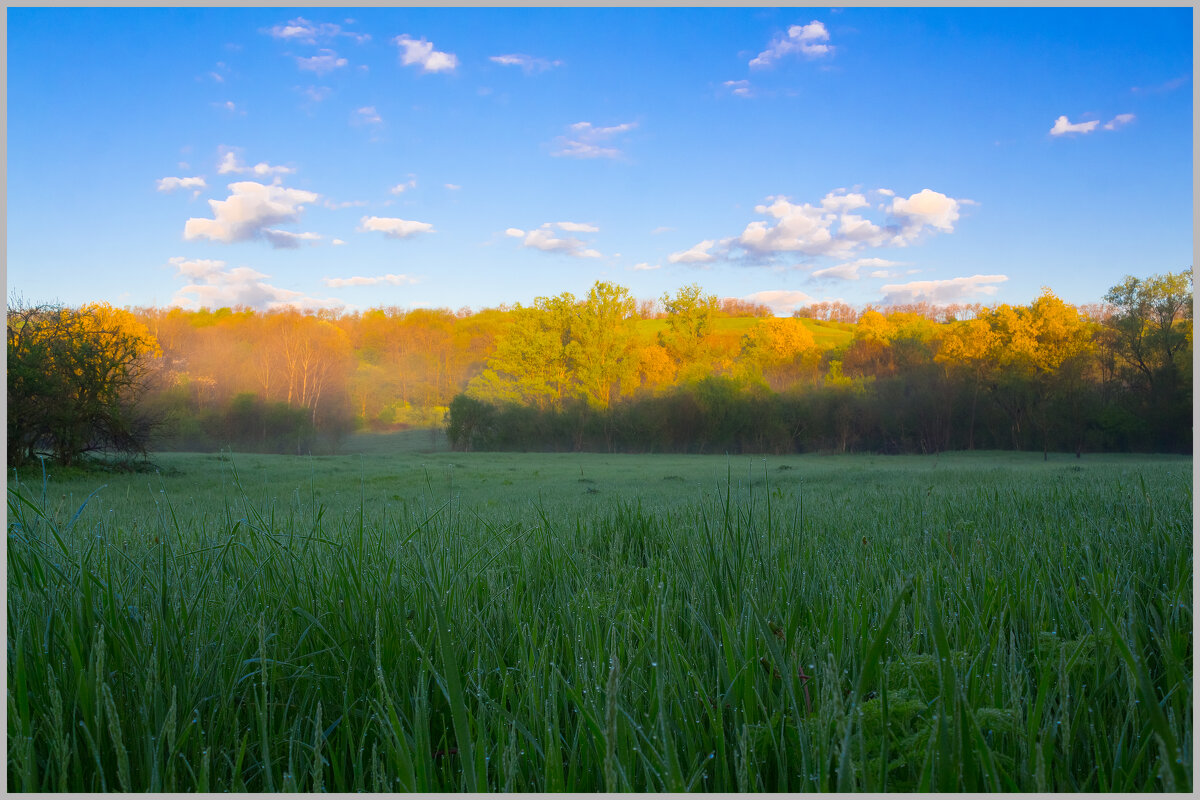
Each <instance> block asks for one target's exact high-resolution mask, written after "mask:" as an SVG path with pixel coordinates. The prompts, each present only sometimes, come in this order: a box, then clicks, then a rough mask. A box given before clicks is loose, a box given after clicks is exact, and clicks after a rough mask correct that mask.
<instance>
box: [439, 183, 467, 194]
mask: <svg viewBox="0 0 1200 800" xmlns="http://www.w3.org/2000/svg"><path fill="white" fill-rule="evenodd" d="M442 185H443V186H445V187H446V188H447V189H449V190H450V191H452V192H457V191H458V190H459V189H461V188H462V187H461V186H459V185H458V184H457V183H445V184H442Z"/></svg>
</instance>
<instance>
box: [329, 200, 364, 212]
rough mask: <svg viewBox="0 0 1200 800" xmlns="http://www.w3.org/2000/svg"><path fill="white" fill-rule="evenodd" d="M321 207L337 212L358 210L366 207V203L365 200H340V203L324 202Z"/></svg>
mask: <svg viewBox="0 0 1200 800" xmlns="http://www.w3.org/2000/svg"><path fill="white" fill-rule="evenodd" d="M321 205H323V206H325V207H326V208H328V209H330V210H332V211H337V210H338V209H341V208H359V207H361V206H365V205H367V201H366V200H342V201H341V202H334V201H333V200H326V201H325V202H324V203H322V204H321Z"/></svg>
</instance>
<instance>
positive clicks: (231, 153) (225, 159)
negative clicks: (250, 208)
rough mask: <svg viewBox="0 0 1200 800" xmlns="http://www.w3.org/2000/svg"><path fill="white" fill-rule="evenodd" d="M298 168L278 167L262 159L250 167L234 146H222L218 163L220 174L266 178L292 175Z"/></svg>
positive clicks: (218, 172)
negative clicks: (239, 157) (238, 154)
mask: <svg viewBox="0 0 1200 800" xmlns="http://www.w3.org/2000/svg"><path fill="white" fill-rule="evenodd" d="M295 171H296V170H295V169H293V168H292V167H277V166H272V165H270V164H268V163H267V162H265V161H260V162H258V163H257V164H255V165H254V166H252V167H248V166H246V165H245V164H243V163H242V162H241V161H239V160H238V156H237V152H236V151H235V150H234V149H232V148H222V155H221V161H220V163H219V164H217V174H218V175H247V174H248V175H256V176H258V177H260V178H265V177H267V176H269V175H291V174H292V173H293V172H295Z"/></svg>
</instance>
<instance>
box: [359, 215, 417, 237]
mask: <svg viewBox="0 0 1200 800" xmlns="http://www.w3.org/2000/svg"><path fill="white" fill-rule="evenodd" d="M358 230H359V231H360V232H363V233H365V232H368V231H378V232H379V233H382V234H383V235H384V236H386V237H387V238H389V239H404V238H406V237H408V236H412V235H414V234H418V233H434V232H435V231H434V230H433V225H431V224H430V223H428V222H415V221H413V220H408V219H399V218H398V217H363V218H362V220H360V221H359V228H358Z"/></svg>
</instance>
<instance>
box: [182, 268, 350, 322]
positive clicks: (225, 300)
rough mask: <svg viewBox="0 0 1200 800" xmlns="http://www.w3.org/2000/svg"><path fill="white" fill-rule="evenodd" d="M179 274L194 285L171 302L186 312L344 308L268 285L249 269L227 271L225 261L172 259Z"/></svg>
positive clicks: (338, 303) (339, 303)
mask: <svg viewBox="0 0 1200 800" xmlns="http://www.w3.org/2000/svg"><path fill="white" fill-rule="evenodd" d="M169 262H170V263H171V264H172V265H174V266H175V268H176V271H177V274H178V275H180V276H181V277H184V278H186V279H187V280H189V281H191V282H190V283H189V284H187V285H186V286H184V287H183V288H181V289H180V290H179V291H177V292H176V293H175V296H174V297H172V298H171V303H170V304H171V305H174V306H181V307H184V308H192V309H196V308H225V307H231V308H232V307H237V306H248V307H250V308H254V309H258V310H271V309H275V308H284V307H288V306H291V307H295V308H341V307H343V306H345V303H343V302H342V301H340V300H338V299H336V298H333V297H328V298H316V297H308V296H306V295H305V294H304V293H303V292H297V291H294V290H292V289H282V288H280V287H278V286H272V285H271V284H269V283H267V282H266V281H265V279H266V278H269V277H271V276H270V275H265V274H263V273H261V272H259V271H257V270H253V269H250V268H249V267H236V268H234V269H226V268H225V262H224V261H214V260H209V259H194V260H188V259H185V258H183V257H182V256H176V257H174V258H171V259H169Z"/></svg>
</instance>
